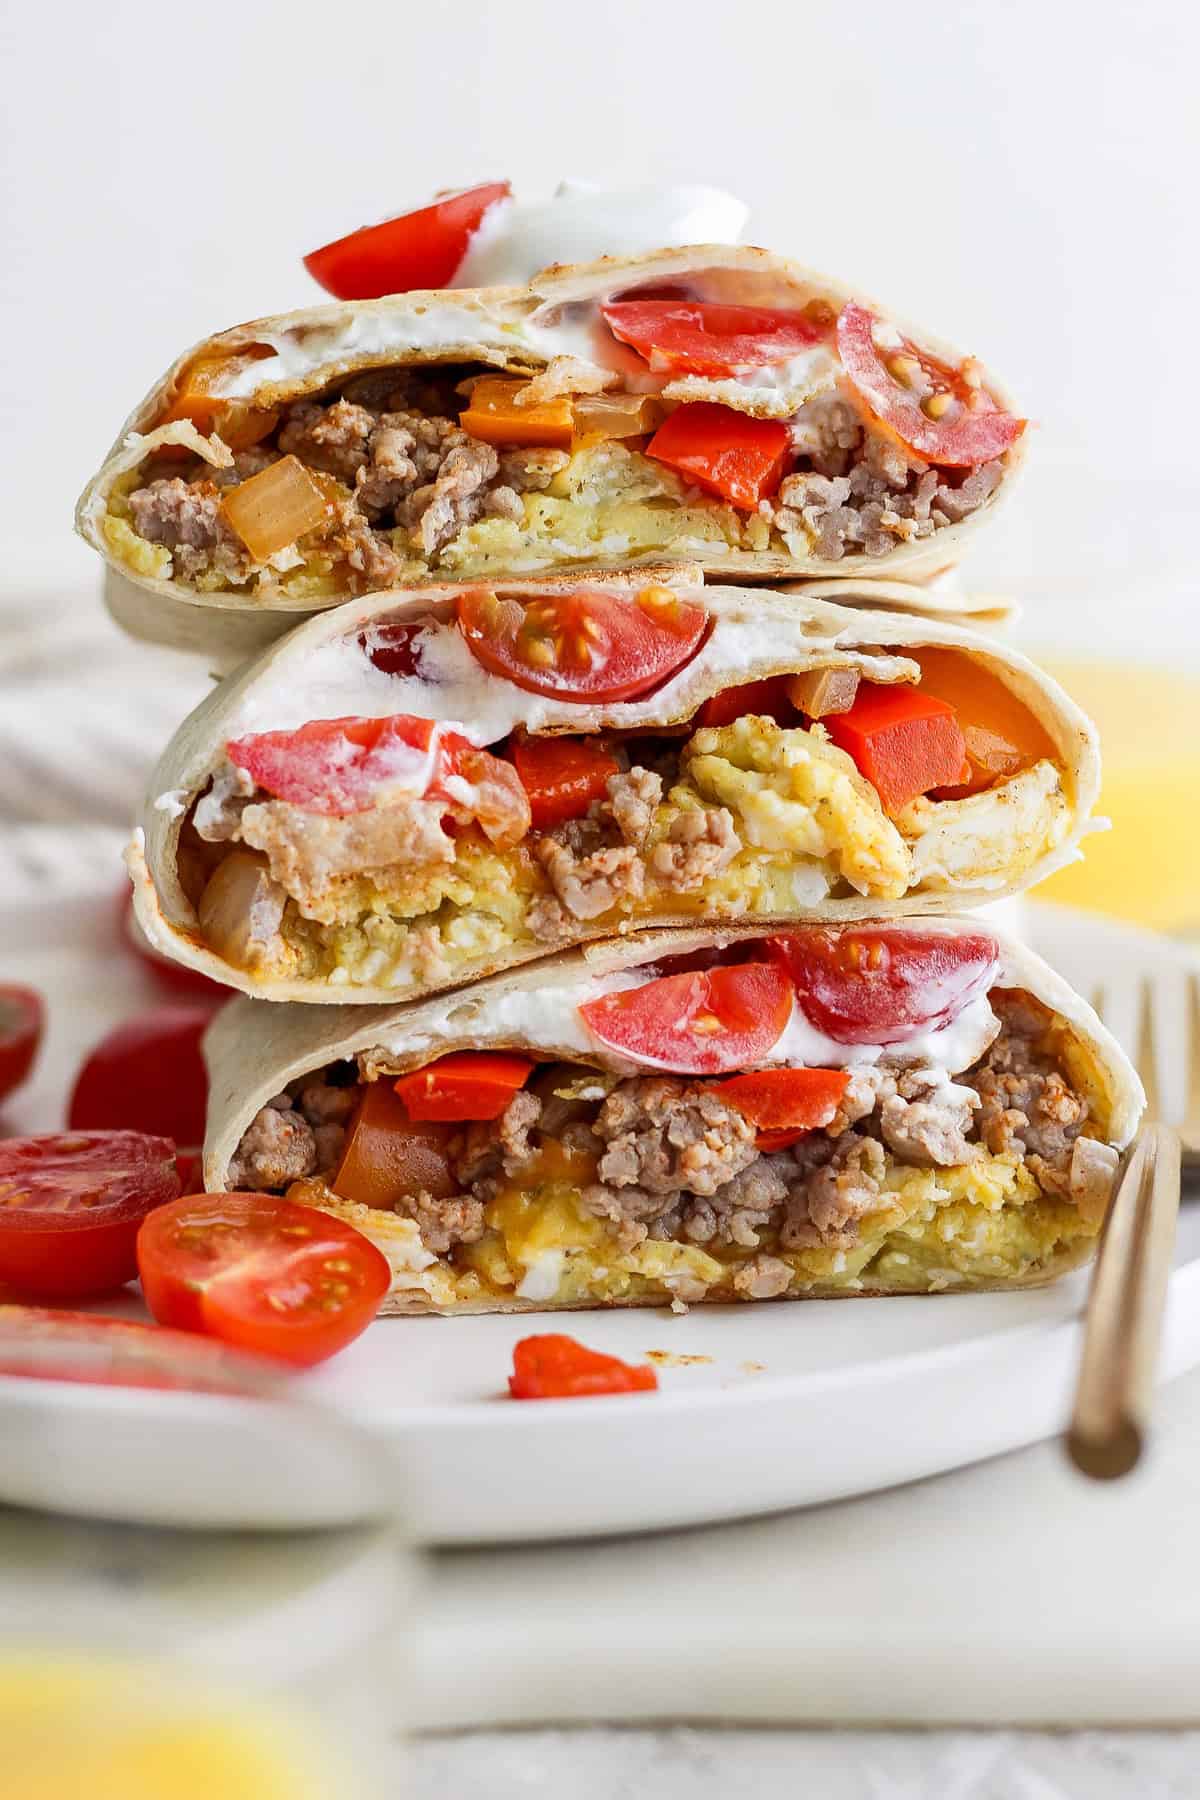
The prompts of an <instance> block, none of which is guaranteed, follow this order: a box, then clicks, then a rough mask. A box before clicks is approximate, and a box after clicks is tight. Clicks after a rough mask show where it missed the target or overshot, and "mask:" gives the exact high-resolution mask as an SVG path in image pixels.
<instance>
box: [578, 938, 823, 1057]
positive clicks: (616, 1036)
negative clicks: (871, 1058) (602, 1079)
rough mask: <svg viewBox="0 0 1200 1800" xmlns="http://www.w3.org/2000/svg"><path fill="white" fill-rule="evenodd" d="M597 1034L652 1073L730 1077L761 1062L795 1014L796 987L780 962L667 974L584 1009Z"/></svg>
mask: <svg viewBox="0 0 1200 1800" xmlns="http://www.w3.org/2000/svg"><path fill="white" fill-rule="evenodd" d="M579 1011H580V1014H581V1016H582V1017H583V1020H584V1022H585V1023H586V1025H587V1027H588V1029H589V1031H591V1032H593V1033H594V1034H595V1036H596V1037H598V1038H599V1039H600V1042H601V1043H602V1044H607V1045H608V1046H609V1047H610V1048H611V1049H613V1050H619V1051H620V1052H621V1053H622V1054H623V1055H625V1056H628V1057H629V1058H630V1059H631V1060H632V1061H634V1062H638V1063H644V1064H645V1065H646V1066H647V1067H649V1068H656V1069H669V1070H671V1071H672V1072H674V1073H676V1074H680V1075H724V1074H725V1073H726V1071H727V1070H729V1069H737V1068H741V1067H744V1066H745V1064H746V1063H752V1062H759V1061H761V1059H762V1058H763V1057H764V1056H765V1055H766V1054H767V1051H768V1050H770V1049H771V1047H772V1045H773V1044H775V1043H777V1042H778V1040H779V1038H780V1037H781V1036H782V1034H783V1032H784V1029H785V1028H786V1026H787V1022H788V1019H789V1018H790V1016H791V1011H792V984H791V981H790V980H789V979H788V976H787V972H786V970H785V969H783V968H781V967H780V966H779V965H778V964H775V963H766V962H759V963H737V964H735V965H734V966H733V967H731V968H717V969H698V970H696V971H695V972H694V973H693V974H690V975H666V976H664V977H662V979H661V980H658V981H647V982H644V983H643V984H642V986H641V987H636V988H628V989H626V990H625V991H624V992H621V993H615V994H605V995H603V996H602V998H601V999H599V1000H588V1001H587V1002H585V1004H584V1005H583V1006H581V1007H580V1008H579Z"/></svg>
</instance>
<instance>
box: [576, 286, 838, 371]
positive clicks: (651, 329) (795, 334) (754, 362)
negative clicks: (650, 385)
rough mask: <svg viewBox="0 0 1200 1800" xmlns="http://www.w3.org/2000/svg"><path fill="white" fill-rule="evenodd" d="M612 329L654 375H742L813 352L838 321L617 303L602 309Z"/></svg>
mask: <svg viewBox="0 0 1200 1800" xmlns="http://www.w3.org/2000/svg"><path fill="white" fill-rule="evenodd" d="M600 310H601V312H602V313H603V314H604V318H605V322H606V323H607V325H608V329H609V330H610V331H611V332H612V334H613V336H614V337H615V338H619V339H620V341H621V342H622V343H623V344H630V345H631V346H632V347H633V349H635V350H636V351H637V353H638V355H639V356H643V357H645V359H646V361H647V362H648V363H649V365H650V367H651V368H652V369H654V370H658V371H662V372H664V373H667V372H670V373H672V374H674V373H676V372H678V373H680V374H688V375H717V376H720V375H738V374H740V373H741V372H742V371H743V370H745V369H761V368H763V367H764V366H765V365H766V364H768V363H781V362H787V360H788V358H789V357H792V356H798V355H799V354H800V353H801V352H802V351H804V350H811V348H812V346H813V345H814V344H819V343H820V342H821V339H822V338H827V337H829V336H830V328H831V326H832V324H833V315H832V313H831V312H830V311H829V309H828V308H826V309H825V313H824V315H823V316H814V315H812V314H810V313H805V312H797V311H790V312H785V311H783V310H781V309H777V308H772V307H767V306H722V305H719V304H715V303H713V302H712V301H706V300H685V301H680V300H645V299H642V300H617V301H614V302H613V303H612V304H610V305H608V306H602V307H601V309H600Z"/></svg>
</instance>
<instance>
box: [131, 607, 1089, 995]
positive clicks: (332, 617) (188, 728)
mask: <svg viewBox="0 0 1200 1800" xmlns="http://www.w3.org/2000/svg"><path fill="white" fill-rule="evenodd" d="M626 581H627V584H628V587H629V589H630V591H636V589H637V588H638V587H639V586H641V585H644V583H643V582H639V581H638V580H637V579H636V578H634V577H627V578H626ZM568 585H572V584H570V583H569V584H568ZM612 585H613V587H614V588H616V589H620V587H621V586H622V585H623V584H622V583H620V582H617V581H614V582H613V584H612ZM514 588H515V589H516V591H520V592H527V591H528V584H524V583H521V584H514ZM461 591H462V590H461V588H458V587H454V588H451V587H440V588H429V589H422V590H412V591H410V592H409V593H408V594H406V595H405V596H403V597H401V596H397V595H396V594H395V593H393V594H391V595H386V594H385V595H380V594H375V595H370V596H368V597H366V598H364V599H361V600H357V601H352V602H350V603H348V604H347V605H346V606H345V607H342V608H340V609H338V611H337V612H335V613H326V614H322V615H321V616H320V617H318V618H316V619H313V620H311V621H310V622H309V623H308V624H307V625H305V626H302V627H301V628H300V629H298V630H297V631H294V632H293V633H292V634H291V635H290V636H289V637H287V638H285V639H284V640H282V641H281V642H280V643H278V644H276V645H274V646H273V647H272V648H270V649H268V650H267V651H266V652H265V653H264V654H263V655H262V656H260V657H259V658H258V659H257V660H256V661H255V662H252V663H249V664H247V665H246V667H245V668H243V669H242V670H241V671H240V672H239V673H238V674H237V675H234V676H232V677H231V678H230V679H229V680H227V681H226V682H224V683H222V684H221V685H220V686H219V687H217V688H215V689H214V690H213V692H212V693H211V694H210V695H209V696H208V697H207V699H205V700H204V701H203V702H202V703H201V705H200V706H198V707H197V708H196V710H195V711H194V712H193V713H192V714H191V715H190V717H189V718H188V719H186V720H185V721H184V723H183V724H182V726H181V727H180V728H179V730H178V732H177V733H176V735H175V737H174V738H173V739H172V741H171V743H170V744H169V745H168V746H167V749H166V751H165V752H164V754H163V757H162V759H161V761H160V762H159V765H158V767H157V769H156V770H155V772H154V774H153V775H152V777H151V780H150V785H149V789H148V793H147V802H146V807H145V812H144V817H143V824H142V828H141V831H140V832H139V833H138V834H137V835H136V836H135V839H134V842H133V844H132V845H131V846H130V850H129V853H128V857H127V861H128V864H129V868H130V872H131V875H132V877H133V882H134V896H135V906H136V908H137V916H138V919H139V922H140V923H141V926H142V929H143V930H144V932H145V933H146V936H147V937H148V938H149V939H150V942H151V943H152V944H153V945H154V946H155V947H156V948H157V949H159V950H161V951H163V953H164V954H165V955H167V956H170V957H173V958H174V959H175V960H176V961H178V962H182V963H184V964H186V965H187V966H188V967H190V968H194V969H198V970H200V971H202V972H203V973H204V974H206V975H210V976H211V977H213V979H214V980H217V981H223V982H226V983H228V984H229V985H230V986H233V987H237V988H240V989H241V990H242V991H243V992H245V993H253V994H257V995H259V996H260V997H262V998H265V999H271V1000H305V1001H308V1002H310V1003H313V1002H316V1003H320V1004H323V1005H336V1004H338V1003H340V1002H342V1001H343V1000H344V999H345V996H346V993H347V990H346V989H345V988H344V987H342V988H338V987H333V986H331V985H329V984H327V983H319V982H313V981H299V980H292V979H289V980H284V979H273V980H264V979H257V980H256V979H255V977H254V976H253V975H251V974H249V973H248V972H246V971H245V970H241V969H235V968H234V967H233V966H232V965H231V964H229V963H227V962H225V961H223V960H222V959H221V958H220V957H218V956H216V955H215V954H214V953H213V952H212V951H211V950H210V949H209V948H208V947H207V946H206V945H205V944H204V943H203V941H202V939H201V938H200V936H199V934H198V928H197V920H196V916H195V913H194V911H193V908H192V906H191V903H190V902H189V900H188V898H187V896H186V894H185V893H184V891H183V888H182V886H181V885H180V882H179V877H178V867H177V863H178V857H177V852H178V845H179V839H180V833H181V829H182V823H183V820H184V817H185V816H186V813H187V811H188V809H189V808H190V806H191V804H192V802H193V801H194V800H195V799H196V798H197V797H198V795H199V794H200V793H201V791H202V790H203V789H204V787H205V786H206V784H207V782H208V780H209V779H210V777H211V776H212V774H213V773H214V771H215V770H216V769H217V767H218V766H219V765H220V763H221V761H222V759H223V754H224V746H225V744H226V743H227V742H228V740H229V739H230V738H231V737H233V736H236V735H238V732H239V730H241V729H245V727H244V726H242V725H239V724H238V723H237V722H238V720H239V719H244V717H245V711H244V709H245V706H246V705H247V703H248V697H249V699H250V700H252V699H253V696H254V693H255V691H256V690H261V689H263V688H265V687H266V686H268V685H269V686H270V687H272V688H273V689H275V688H278V687H283V688H285V689H286V687H287V685H288V683H289V681H290V680H291V679H292V678H293V677H294V679H295V681H296V683H297V684H298V685H300V686H302V685H303V681H304V668H305V664H306V662H307V661H308V659H309V658H310V657H311V656H312V654H313V652H314V650H315V649H316V648H317V647H319V646H321V645H323V644H325V643H327V642H329V641H331V640H335V639H338V638H341V637H343V636H346V637H352V636H353V635H354V634H356V633H357V632H359V631H361V630H362V629H363V627H364V626H365V625H367V624H369V623H370V622H371V621H372V620H373V619H376V618H378V617H380V616H382V615H385V614H390V615H393V616H396V615H399V616H404V617H408V616H421V615H423V614H424V615H427V614H430V613H432V614H436V615H438V616H443V617H444V616H445V615H446V614H447V613H448V612H449V611H450V610H451V608H452V606H453V603H454V597H455V595H456V594H458V593H459V592H461ZM497 591H498V592H501V593H503V592H505V591H506V590H505V588H504V587H503V586H501V587H500V588H498V590H497ZM680 592H681V593H683V594H685V595H687V597H688V598H690V599H695V600H699V601H701V602H703V603H704V604H705V605H707V606H708V608H709V610H710V613H712V614H713V616H714V617H715V618H716V619H717V620H718V621H722V620H725V619H729V620H732V621H735V622H737V623H738V624H739V628H742V627H744V629H746V630H747V631H750V630H751V629H752V630H753V631H754V634H755V640H756V643H757V645H758V648H757V652H756V654H755V655H754V656H753V657H750V658H748V659H747V660H746V661H745V662H744V664H743V665H742V666H741V667H739V668H738V669H737V672H736V676H734V675H733V672H732V671H726V672H724V673H718V672H716V671H713V670H711V669H710V670H706V669H705V668H704V667H703V666H702V663H701V660H700V659H697V660H696V661H694V662H693V663H692V664H690V665H689V666H688V667H687V668H686V669H685V670H683V671H682V672H681V673H680V675H678V676H677V677H675V679H674V680H672V681H671V682H669V683H668V684H667V685H666V687H664V688H662V689H660V690H659V692H658V693H657V694H655V695H654V696H652V697H650V698H648V699H646V700H644V701H628V702H625V703H623V705H622V706H620V707H619V708H609V709H605V708H602V707H596V706H570V707H569V708H565V709H564V713H565V714H566V715H567V717H568V719H569V722H566V721H564V723H563V724H560V725H558V726H556V727H551V729H558V730H568V731H598V730H603V729H605V728H611V727H613V726H619V725H625V726H627V727H628V726H637V725H642V724H646V725H649V726H652V727H653V726H660V725H667V724H670V723H672V722H674V721H676V720H683V719H688V718H690V717H691V716H692V715H693V713H694V712H695V710H696V708H697V707H698V706H699V705H700V704H701V702H703V701H704V700H705V699H707V698H709V697H710V696H711V695H712V694H714V693H718V692H720V691H721V689H722V688H724V687H728V686H730V685H735V684H738V683H741V682H749V681H756V680H760V679H763V678H765V677H767V676H770V675H775V674H779V673H783V672H786V671H788V670H796V671H802V670H804V669H806V668H814V667H819V666H821V665H823V664H829V663H834V664H839V663H840V664H842V665H843V666H846V665H849V666H858V667H864V666H865V667H866V668H867V669H868V670H869V671H872V672H874V673H876V674H877V675H879V676H883V677H885V678H886V676H887V675H888V674H891V675H892V676H895V675H896V674H898V673H900V672H901V670H902V668H903V666H905V665H903V663H901V664H900V666H899V667H898V666H897V662H896V658H897V657H899V658H902V657H903V651H904V649H905V647H906V646H909V645H918V646H933V645H946V646H950V647H953V648H955V649H957V650H959V651H960V652H961V653H962V654H963V655H964V656H967V657H969V658H970V659H971V660H972V661H976V662H979V663H981V664H983V665H984V666H985V667H986V668H988V669H990V670H991V671H993V672H994V673H995V674H997V675H998V676H1000V677H1001V678H1002V679H1003V680H1004V681H1005V682H1006V683H1007V684H1008V686H1009V687H1010V688H1011V689H1012V691H1013V692H1014V693H1015V694H1016V695H1017V697H1018V698H1019V699H1021V700H1022V701H1024V702H1025V703H1026V704H1027V705H1028V706H1029V708H1030V710H1031V711H1032V712H1033V713H1034V714H1035V716H1036V717H1037V718H1038V719H1039V720H1040V721H1041V723H1042V724H1043V726H1044V727H1045V729H1046V731H1047V732H1048V734H1049V737H1050V740H1051V742H1052V743H1053V744H1054V745H1055V747H1056V750H1057V752H1058V756H1059V759H1060V761H1061V763H1062V765H1063V767H1064V769H1065V771H1066V778H1067V785H1068V792H1069V797H1070V799H1071V800H1072V803H1073V818H1072V826H1071V830H1070V831H1069V833H1068V835H1067V838H1066V839H1065V841H1064V842H1063V843H1062V844H1061V845H1060V846H1059V848H1058V849H1057V850H1055V851H1054V852H1052V853H1050V854H1048V855H1046V856H1044V857H1043V858H1042V859H1041V860H1040V861H1039V862H1037V863H1036V864H1035V865H1034V866H1033V867H1032V868H1030V869H1028V870H1027V871H1026V872H1025V873H1024V874H1023V875H1018V876H1015V877H1014V878H1012V879H1010V880H1008V881H1000V882H999V883H998V885H996V886H994V887H993V886H987V887H983V886H980V887H978V888H974V889H969V890H967V889H959V890H956V891H955V892H954V893H949V894H936V893H929V892H924V893H919V894H911V895H908V896H906V897H905V898H903V899H900V900H896V901H891V902H888V903H887V904H886V905H884V904H882V903H881V902H880V901H879V900H877V899H875V900H872V899H869V898H865V897H863V896H861V895H855V896H854V897H853V898H849V899H847V898H840V899H826V900H824V901H823V902H821V903H819V904H818V905H817V906H816V907H815V908H814V907H808V908H807V909H806V908H803V907H799V908H797V910H796V911H795V912H794V914H790V915H788V917H794V918H795V919H799V920H802V919H805V918H821V919H827V920H834V921H837V920H848V919H858V918H869V917H871V916H872V915H874V914H876V913H878V912H880V911H881V910H882V911H886V912H888V913H890V914H895V915H897V916H903V915H908V914H914V913H950V912H957V911H961V910H962V909H963V908H964V907H965V906H970V905H981V904H983V903H985V902H987V901H993V900H1000V899H1003V898H1004V897H1005V896H1006V895H1007V894H1011V893H1016V892H1018V891H1021V890H1023V889H1024V888H1027V887H1031V886H1033V884H1034V883H1035V882H1037V881H1040V880H1042V879H1043V878H1044V877H1045V876H1046V875H1047V874H1049V873H1050V872H1051V870H1052V869H1055V868H1058V867H1060V866H1061V865H1062V864H1063V863H1064V862H1068V861H1071V860H1073V859H1074V858H1075V856H1076V855H1077V854H1078V852H1077V845H1078V842H1079V838H1080V836H1081V835H1082V833H1083V831H1084V830H1085V828H1086V826H1087V822H1088V819H1089V816H1090V814H1091V811H1092V808H1093V806H1094V804H1095V801H1096V796H1097V793H1098V790H1099V780H1100V762H1099V747H1098V744H1097V740H1096V734H1095V730H1094V728H1093V726H1092V725H1091V723H1090V721H1089V720H1088V719H1087V718H1086V716H1085V715H1084V714H1083V713H1082V712H1081V711H1080V709H1079V708H1078V707H1077V706H1076V705H1075V704H1074V702H1073V701H1072V700H1071V699H1070V698H1069V697H1068V695H1067V694H1066V693H1064V691H1063V690H1062V688H1060V687H1059V686H1058V684H1057V683H1056V682H1054V681H1052V680H1051V679H1050V677H1049V676H1047V675H1045V674H1043V673H1042V671H1041V670H1039V669H1038V668H1036V667H1035V666H1034V664H1033V663H1031V662H1030V661H1029V660H1028V659H1027V658H1026V657H1024V656H1021V655H1020V654H1019V653H1018V652H1016V651H1014V650H1011V649H1008V648H1006V647H1002V646H1001V645H999V644H998V643H994V642H991V641H990V640H988V639H986V638H981V637H976V636H973V635H972V634H971V633H969V632H966V631H963V630H961V629H958V628H956V627H954V626H950V625H944V624H941V623H940V622H937V621H923V620H918V619H914V618H910V617H907V616H905V615H903V614H900V613H896V612H886V611H881V612H855V611H852V610H850V609H849V608H846V607H842V606H838V605H836V604H834V603H832V602H831V601H829V600H824V599H815V598H810V597H807V596H801V595H798V594H793V595H782V594H776V593H773V592H763V591H762V590H758V589H745V588H735V587H712V588H699V589H697V588H691V587H689V586H688V585H687V584H686V583H683V584H681V585H680ZM785 634H786V635H785ZM764 642H765V643H766V644H768V645H771V644H773V646H774V647H773V648H768V649H764V648H763V644H764ZM781 642H782V644H783V649H782V652H781V650H780V647H779V646H780V643H781ZM798 642H799V643H801V644H802V645H803V649H802V650H799V651H798V650H797V648H796V645H797V643H798ZM789 644H790V648H789ZM864 646H867V647H870V649H867V650H865V649H864V648H863V647H864ZM873 652H874V654H873ZM697 670H699V672H698V673H697ZM317 716H320V715H319V713H318V715H317ZM253 728H254V729H263V728H264V727H263V726H262V725H256V726H254V727H253ZM692 917H694V915H689V914H687V913H686V912H681V913H680V914H679V915H677V916H674V917H666V918H662V919H655V920H653V921H646V927H645V928H649V927H651V926H660V925H687V924H689V923H691V921H692ZM780 922H782V921H780ZM611 929H612V928H611V926H605V925H595V924H592V925H589V924H588V923H587V922H586V921H579V922H578V923H577V936H576V940H575V941H577V942H582V941H585V940H587V939H588V938H594V937H602V936H604V935H606V934H607V933H608V932H609V931H611ZM625 929H626V930H630V929H633V927H632V926H631V925H626V926H625ZM544 954H545V952H544V951H539V948H538V947H537V946H536V945H530V946H526V947H523V948H521V949H516V948H514V949H512V950H510V951H509V952H508V953H507V954H506V955H503V956H497V955H495V954H492V955H489V956H481V957H480V958H479V959H478V961H477V962H476V963H475V964H472V965H470V966H460V967H459V968H458V969H457V970H456V971H455V974H454V976H453V978H452V980H451V981H450V982H448V983H445V984H443V985H461V984H462V983H464V982H467V981H473V980H478V979H480V978H481V977H483V976H485V975H490V974H495V973H496V972H497V971H498V970H500V969H503V968H509V967H512V966H514V965H515V964H516V963H518V962H522V961H529V960H532V959H533V958H535V957H537V956H539V955H544ZM418 991H422V990H418ZM423 991H430V989H428V988H427V989H425V990H423ZM353 992H354V995H355V1000H356V1003H357V1004H359V1005H369V1004H372V1003H380V1002H389V1001H393V1002H394V1001H396V1000H400V999H406V998H411V997H412V995H411V993H410V994H405V993H403V992H400V991H397V990H396V989H395V988H390V989H389V988H383V987H378V986H375V987H367V986H363V987H356V988H355V989H354V990H353Z"/></svg>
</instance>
